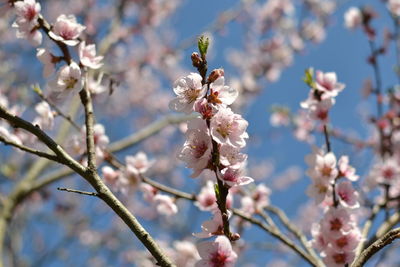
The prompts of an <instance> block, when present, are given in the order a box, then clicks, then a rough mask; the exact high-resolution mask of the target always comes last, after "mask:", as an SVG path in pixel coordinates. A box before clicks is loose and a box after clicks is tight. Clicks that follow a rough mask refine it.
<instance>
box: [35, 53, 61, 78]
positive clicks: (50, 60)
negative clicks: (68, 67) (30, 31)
mask: <svg viewBox="0 0 400 267" xmlns="http://www.w3.org/2000/svg"><path fill="white" fill-rule="evenodd" d="M36 56H37V58H38V59H39V60H40V62H42V63H43V77H45V78H48V77H50V76H51V75H52V74H53V73H54V70H55V63H56V61H57V60H56V59H55V57H54V56H53V55H52V54H51V53H50V52H49V51H48V50H47V49H44V48H38V49H37V53H36Z"/></svg>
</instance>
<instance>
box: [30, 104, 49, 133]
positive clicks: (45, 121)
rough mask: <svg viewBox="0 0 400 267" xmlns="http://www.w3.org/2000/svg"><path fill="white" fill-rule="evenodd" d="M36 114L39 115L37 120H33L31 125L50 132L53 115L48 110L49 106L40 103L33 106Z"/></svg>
mask: <svg viewBox="0 0 400 267" xmlns="http://www.w3.org/2000/svg"><path fill="white" fill-rule="evenodd" d="M35 110H36V112H37V113H38V114H39V116H38V117H37V118H35V119H34V121H33V124H34V125H36V124H37V125H39V127H40V128H41V129H49V130H51V129H52V128H53V125H54V113H53V111H52V110H51V108H50V105H49V104H48V103H47V102H45V101H42V102H40V103H38V104H37V105H36V106H35Z"/></svg>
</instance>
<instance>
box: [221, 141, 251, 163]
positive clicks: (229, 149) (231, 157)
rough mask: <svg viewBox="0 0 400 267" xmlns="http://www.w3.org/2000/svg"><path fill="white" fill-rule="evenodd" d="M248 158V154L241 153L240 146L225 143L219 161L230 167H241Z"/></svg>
mask: <svg viewBox="0 0 400 267" xmlns="http://www.w3.org/2000/svg"><path fill="white" fill-rule="evenodd" d="M246 160H247V155H246V154H243V153H240V150H239V148H237V147H233V146H231V145H228V144H223V145H221V147H220V150H219V162H220V163H221V164H222V165H224V166H229V167H230V168H239V167H240V166H242V165H243V164H244V163H245V162H246Z"/></svg>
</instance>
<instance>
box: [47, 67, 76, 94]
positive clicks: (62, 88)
mask: <svg viewBox="0 0 400 267" xmlns="http://www.w3.org/2000/svg"><path fill="white" fill-rule="evenodd" d="M81 75H82V74H81V69H80V68H79V66H78V64H76V63H75V62H72V63H71V64H69V65H65V66H63V67H62V68H61V69H60V70H59V72H58V73H57V79H56V80H53V81H51V82H49V83H48V87H49V89H50V90H51V91H53V92H54V93H56V94H60V95H64V94H66V93H68V92H70V91H74V90H80V89H81V87H82V82H83V81H82V76H81Z"/></svg>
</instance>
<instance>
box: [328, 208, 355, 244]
mask: <svg viewBox="0 0 400 267" xmlns="http://www.w3.org/2000/svg"><path fill="white" fill-rule="evenodd" d="M354 225H355V222H354V220H353V219H352V215H351V214H350V213H349V212H348V210H346V209H345V208H334V207H333V208H332V207H331V208H329V210H328V211H327V212H326V213H325V214H324V217H323V218H322V221H321V231H322V232H323V233H324V234H326V236H327V237H338V236H342V235H343V234H347V233H348V232H350V231H351V230H352V229H353V228H354Z"/></svg>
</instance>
